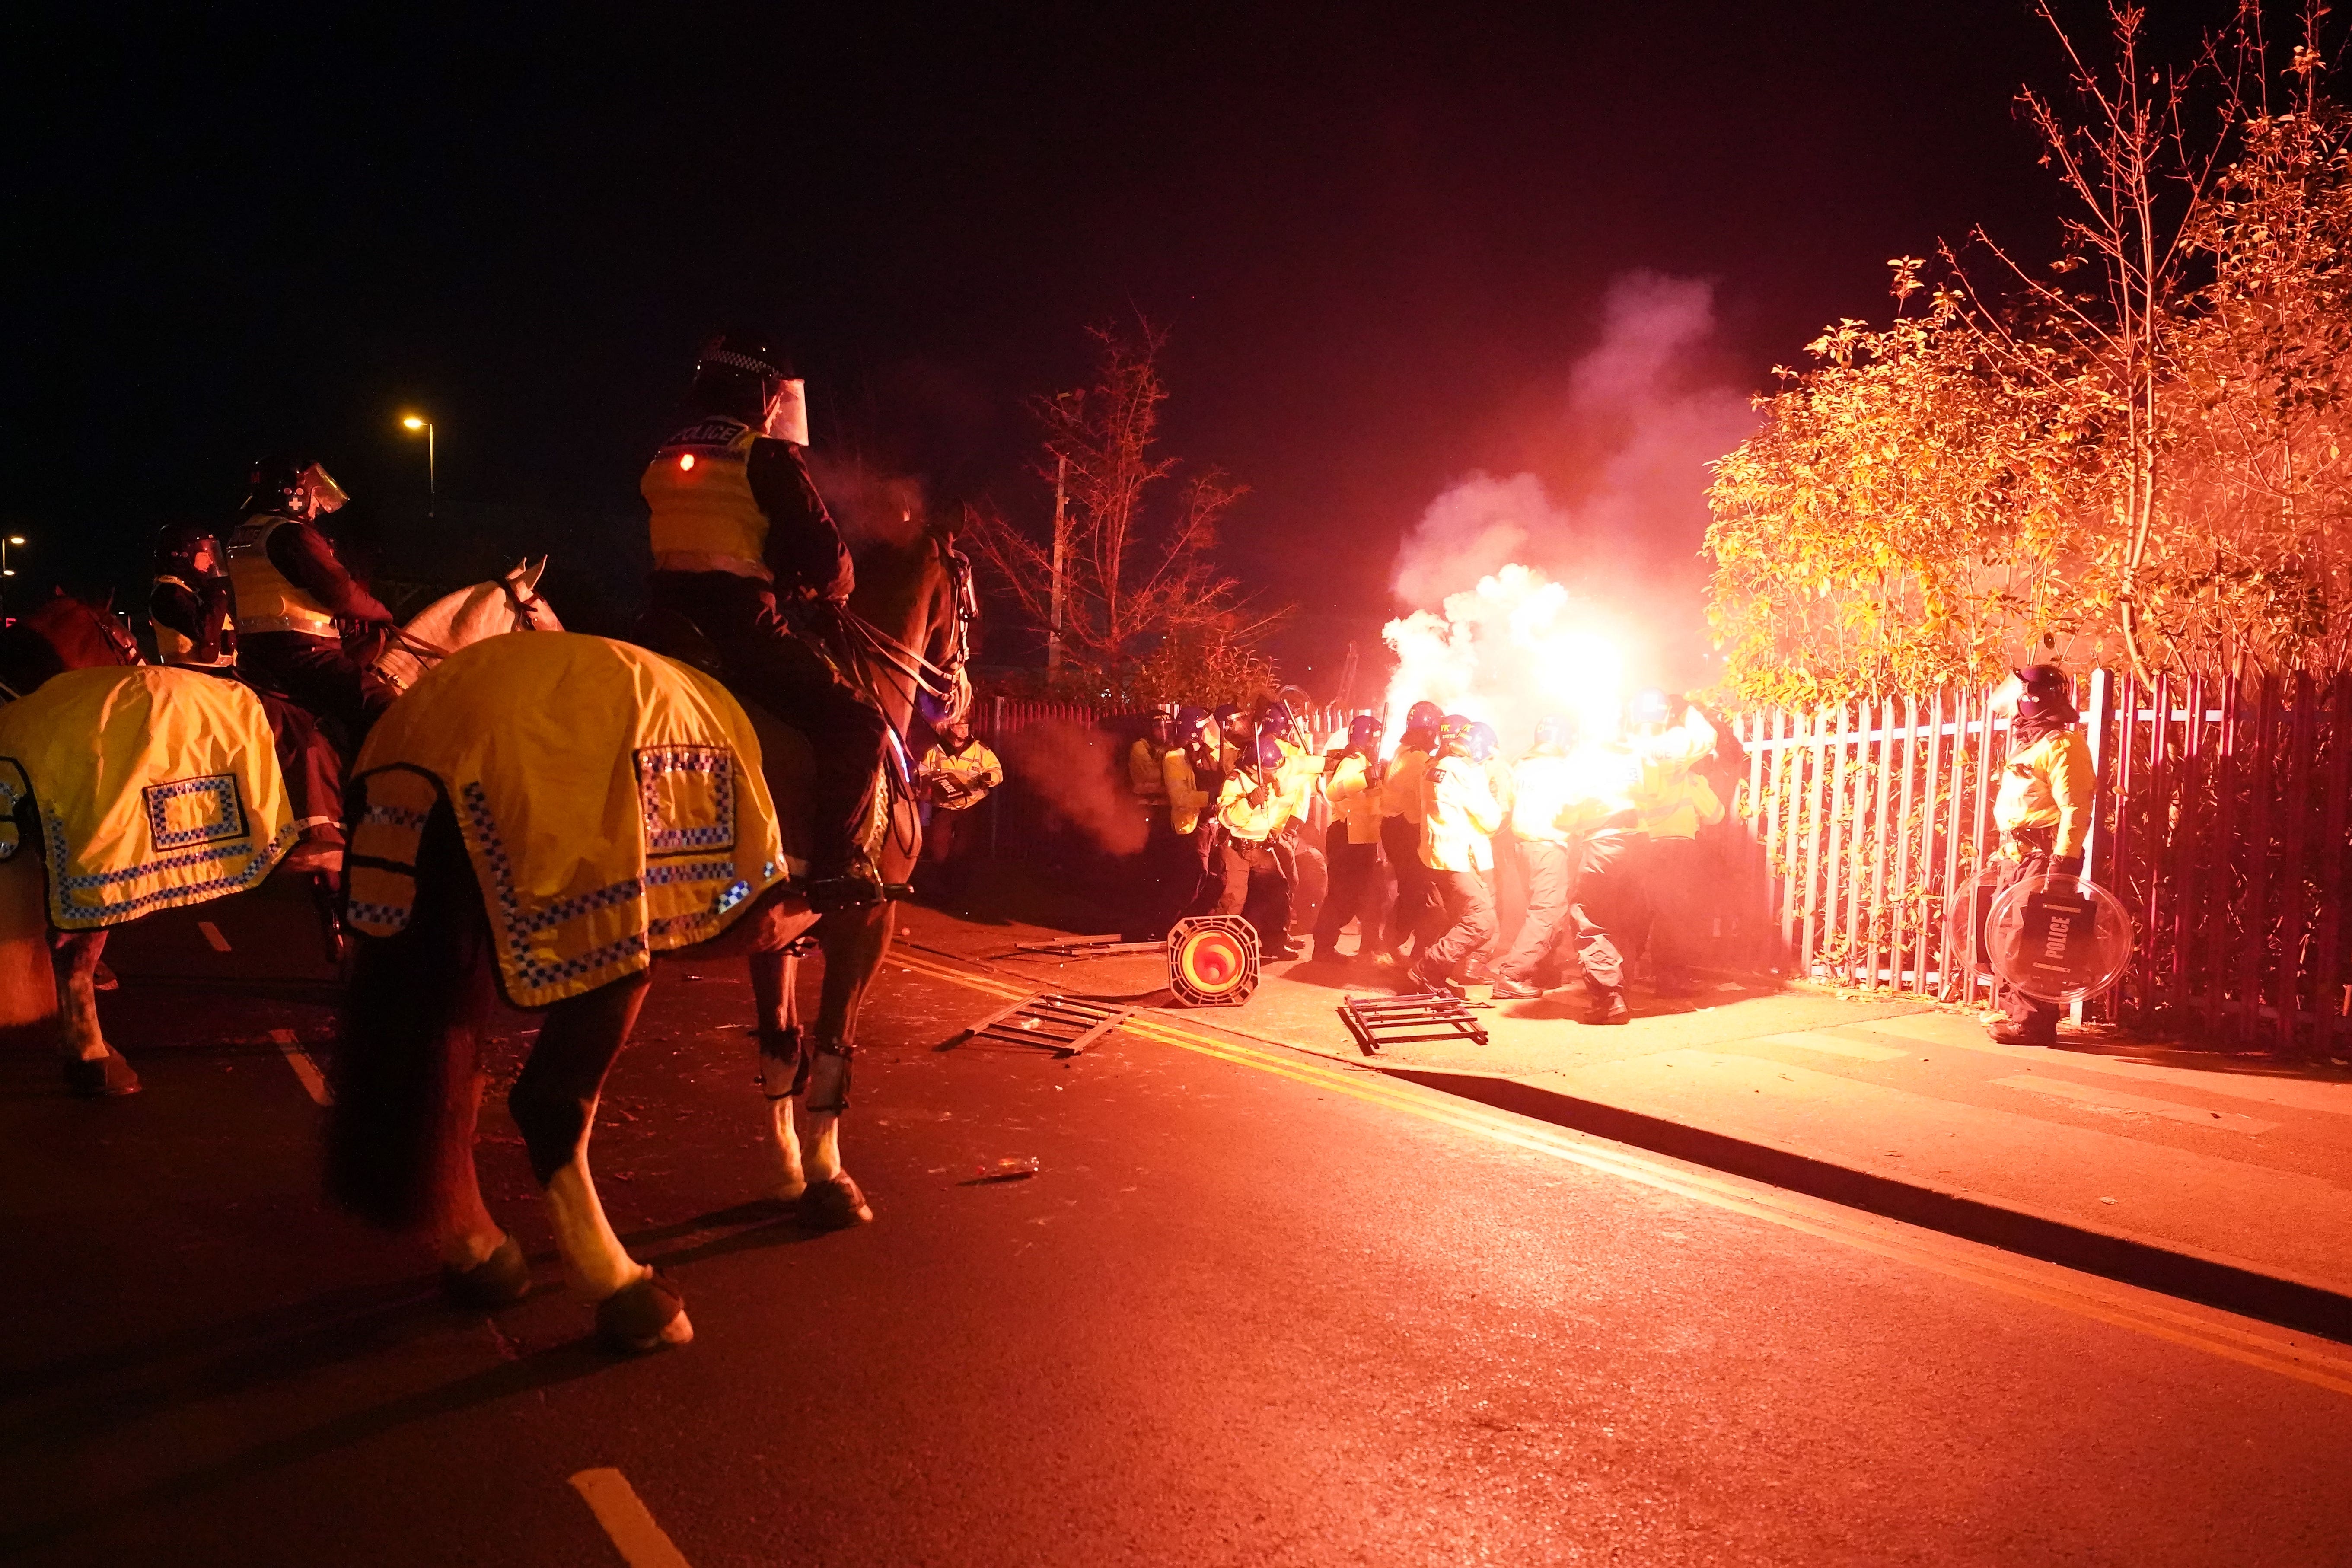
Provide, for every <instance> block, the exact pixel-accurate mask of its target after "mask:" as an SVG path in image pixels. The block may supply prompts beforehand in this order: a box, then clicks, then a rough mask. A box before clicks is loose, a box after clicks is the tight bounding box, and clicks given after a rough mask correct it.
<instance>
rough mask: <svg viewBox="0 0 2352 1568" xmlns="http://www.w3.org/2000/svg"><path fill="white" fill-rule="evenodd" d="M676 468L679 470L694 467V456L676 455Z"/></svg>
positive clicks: (681, 453) (684, 453)
mask: <svg viewBox="0 0 2352 1568" xmlns="http://www.w3.org/2000/svg"><path fill="white" fill-rule="evenodd" d="M677 466H678V467H679V468H681V469H683V468H692V467H694V454H693V453H691V452H680V453H679V454H678V455H677Z"/></svg>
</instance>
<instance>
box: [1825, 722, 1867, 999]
mask: <svg viewBox="0 0 2352 1568" xmlns="http://www.w3.org/2000/svg"><path fill="white" fill-rule="evenodd" d="M1845 712H1846V710H1845V709H1844V708H1843V706H1842V707H1841V709H1840V711H1839V715H1838V716H1839V720H1840V721H1841V723H1843V720H1844V717H1845ZM1852 712H1853V730H1852V731H1850V732H1849V736H1848V739H1849V741H1850V742H1851V743H1850V744H1845V745H1841V746H1839V747H1838V757H1837V771H1838V779H1837V808H1836V815H1835V816H1832V817H1831V819H1830V831H1831V833H1832V840H1831V848H1830V867H1831V869H1832V872H1833V873H1834V874H1835V875H1836V877H1837V894H1832V896H1831V898H1830V920H1831V922H1832V924H1834V923H1836V921H1837V911H1838V909H1839V907H1840V906H1841V905H1843V907H1844V910H1845V923H1844V926H1843V930H1844V932H1845V977H1846V980H1847V982H1848V983H1849V984H1851V983H1853V980H1854V979H1855V978H1856V976H1855V973H1854V969H1855V966H1856V964H1857V963H1859V955H1858V953H1857V952H1856V948H1857V947H1858V946H1859V943H1858V942H1857V941H1856V939H1855V936H1854V923H1855V913H1856V910H1857V909H1858V907H1859V905H1860V902H1861V899H1862V883H1863V875H1862V868H1861V866H1860V864H1859V861H1860V860H1861V858H1862V831H1863V825H1862V800H1863V793H1864V789H1865V787H1866V786H1867V784H1868V773H1867V772H1866V769H1867V767H1868V761H1869V746H1870V705H1869V704H1868V703H1866V702H1856V703H1854V704H1853V706H1852ZM1848 752H1852V753H1853V755H1852V757H1851V758H1849V757H1848V755H1847V753H1848ZM1838 894H1843V897H1842V898H1841V897H1839V896H1838Z"/></svg>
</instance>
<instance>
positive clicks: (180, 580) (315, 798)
mask: <svg viewBox="0 0 2352 1568" xmlns="http://www.w3.org/2000/svg"><path fill="white" fill-rule="evenodd" d="M235 611H236V603H235V596H234V595H233V594H232V593H231V591H230V588H229V581H228V575H227V573H226V571H225V570H224V569H223V567H222V564H221V551H220V542H219V541H218V540H217V539H215V537H214V536H213V531H212V529H211V528H210V527H209V526H207V525H206V524H204V523H201V522H172V523H166V524H164V525H163V531H161V532H160V533H159V534H158V535H157V536H156V540H155V583H154V586H153V587H152V589H151V590H150V591H149V594H148V597H147V619H148V621H149V624H150V625H152V626H153V628H154V632H155V654H156V657H157V658H160V659H162V660H163V663H164V664H166V665H168V666H170V667H172V668H174V669H194V670H201V671H203V672H204V673H205V674H206V675H214V676H218V677H220V678H221V679H224V680H233V679H236V673H237V671H236V626H234V625H233V624H232V623H233V621H234V619H235ZM255 695H256V696H257V697H258V698H260V700H261V709H262V711H263V712H264V713H266V714H268V717H269V731H270V735H271V737H272V738H273V739H274V740H275V741H276V742H277V746H276V750H277V752H278V771H279V773H282V774H283V775H284V776H285V779H286V788H287V791H288V793H289V795H291V797H292V799H293V804H294V815H295V822H294V826H296V827H297V828H298V829H299V830H300V832H301V835H302V837H301V841H300V842H299V844H297V845H296V846H295V848H294V850H293V853H292V854H291V855H289V857H288V863H289V864H290V865H291V866H293V868H295V869H297V870H310V869H314V868H321V867H325V866H328V865H331V864H332V863H333V862H334V861H335V860H336V859H337V858H339V857H340V856H341V851H342V846H343V827H342V818H343V764H342V758H341V757H340V756H338V755H337V754H336V752H335V748H334V745H333V743H332V742H330V741H329V740H328V739H327V738H326V736H324V735H323V734H321V733H320V731H319V725H318V721H316V720H314V719H313V718H311V716H310V713H309V712H308V711H306V710H303V709H301V708H299V707H297V706H296V705H295V704H293V703H292V702H289V701H288V700H286V699H285V698H283V697H279V696H278V695H277V694H275V693H273V692H268V691H259V690H257V691H256V693H255Z"/></svg>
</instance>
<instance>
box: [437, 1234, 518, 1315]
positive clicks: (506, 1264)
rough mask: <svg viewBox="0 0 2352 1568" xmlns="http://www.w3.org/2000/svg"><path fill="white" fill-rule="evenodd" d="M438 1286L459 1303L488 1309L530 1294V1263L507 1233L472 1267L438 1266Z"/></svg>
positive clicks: (484, 1309)
mask: <svg viewBox="0 0 2352 1568" xmlns="http://www.w3.org/2000/svg"><path fill="white" fill-rule="evenodd" d="M441 1289H444V1290H446V1291H447V1292H448V1295H449V1300H452V1301H455V1302H457V1305H459V1306H460V1307H471V1308H475V1309H478V1310H482V1311H488V1310H490V1309H491V1308H493V1307H509V1306H512V1305H513V1304H514V1303H515V1302H517V1301H520V1300H522V1299H523V1298H524V1297H525V1296H528V1295H530V1264H529V1263H527V1262H525V1261H524V1259H523V1256H522V1248H521V1247H518V1246H516V1245H515V1238H514V1237H511V1236H509V1237H506V1238H505V1239H503V1240H501V1241H500V1242H499V1245H498V1247H497V1248H496V1249H495V1250H493V1251H492V1252H491V1254H490V1255H489V1256H488V1258H483V1259H482V1260H481V1261H480V1262H479V1263H477V1264H475V1265H474V1266H473V1267H472V1268H444V1269H443V1270H441Z"/></svg>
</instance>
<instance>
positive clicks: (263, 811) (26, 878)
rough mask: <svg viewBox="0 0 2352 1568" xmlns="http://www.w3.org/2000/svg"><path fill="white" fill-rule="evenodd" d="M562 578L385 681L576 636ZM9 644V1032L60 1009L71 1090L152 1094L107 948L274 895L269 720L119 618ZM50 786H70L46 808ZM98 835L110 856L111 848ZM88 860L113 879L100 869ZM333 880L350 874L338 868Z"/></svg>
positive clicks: (397, 641) (468, 626) (482, 590)
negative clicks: (111, 981) (170, 918)
mask: <svg viewBox="0 0 2352 1568" xmlns="http://www.w3.org/2000/svg"><path fill="white" fill-rule="evenodd" d="M546 564H547V563H546V561H545V560H544V559H541V560H540V561H538V562H536V563H531V562H526V563H522V564H520V565H518V566H516V567H514V568H513V569H512V570H510V571H509V572H507V573H505V574H503V575H501V576H499V577H498V578H496V579H494V580H493V581H490V582H488V583H478V584H474V585H473V586H471V587H468V588H463V589H459V590H458V591H457V592H456V593H453V594H450V595H446V596H445V597H443V598H441V599H438V600H436V601H435V602H434V603H433V604H431V605H427V606H426V607H425V609H424V610H423V611H421V612H419V613H418V614H417V615H416V616H415V617H414V618H413V619H412V620H410V621H409V622H408V623H407V624H406V625H405V626H402V627H400V628H399V629H398V630H397V631H396V632H394V634H393V636H392V637H391V639H390V642H389V644H388V646H387V647H385V648H384V649H383V652H382V653H381V654H380V655H379V656H378V658H377V659H376V660H375V670H376V674H377V676H378V677H379V679H383V680H385V681H387V682H388V683H389V684H391V685H392V686H393V687H394V689H404V688H405V687H406V686H407V685H408V684H410V683H412V682H413V681H414V680H415V677H416V674H417V672H418V671H420V670H421V669H422V668H424V667H425V665H427V664H429V663H432V662H436V661H437V660H439V659H441V658H446V657H447V656H448V655H449V654H450V653H452V652H454V651H455V650H457V649H458V648H461V647H467V646H468V645H470V644H473V643H476V642H479V641H481V640H482V639H484V638H486V637H496V636H499V635H502V634H504V633H508V632H518V631H558V630H561V629H562V626H561V623H560V622H559V621H558V620H557V619H556V616H555V612H554V610H553V609H552V608H551V607H550V606H549V605H548V603H547V601H546V600H545V599H543V598H541V596H540V595H539V593H538V584H539V579H540V575H541V572H542V571H544V569H545V567H546ZM8 630H9V636H8V637H6V639H5V641H0V681H5V683H6V685H7V688H8V689H7V692H6V695H7V696H9V697H11V698H13V699H15V700H11V701H9V702H8V703H6V704H5V706H0V999H4V1000H5V1005H0V1020H5V1022H8V1023H12V1024H24V1023H30V1022H36V1021H37V1020H39V1019H41V1018H44V1017H47V1016H50V1015H51V1014H52V1011H53V1010H54V1016H55V1019H56V1029H57V1037H58V1046H59V1048H60V1050H61V1051H62V1053H63V1056H64V1058H65V1075H66V1082H67V1084H68V1087H69V1088H70V1089H73V1090H74V1091H75V1092H77V1093H79V1094H84V1095H91V1096H121V1095H128V1094H136V1093H137V1092H138V1091H139V1088H140V1083H139V1075H138V1074H137V1073H136V1072H135V1071H133V1070H132V1069H131V1064H130V1063H129V1062H127V1061H125V1060H124V1059H123V1058H122V1056H121V1053H120V1052H118V1051H116V1050H115V1049H113V1047H110V1046H109V1045H108V1044H107V1041H106V1036H105V1032H104V1031H103V1029H102V1028H101V1027H100V1023H99V1016H98V1001H97V973H98V970H99V961H100V955H101V954H102V953H103V952H104V951H105V948H106V937H107V932H108V931H110V930H111V929H113V928H114V927H115V926H118V925H126V924H129V923H130V922H131V921H135V920H139V919H141V918H142V917H144V916H146V915H149V914H152V913H155V912H156V911H158V910H167V909H180V908H186V907H188V906H190V905H194V904H200V903H205V902H209V901H211V900H215V899H220V898H226V897H228V896H230V895H231V894H234V893H238V892H243V891H246V890H247V889H251V888H255V887H257V886H259V885H260V883H261V882H262V881H263V880H264V879H267V878H268V876H269V874H270V873H271V872H272V871H273V870H275V869H276V868H278V866H279V864H280V863H281V862H282V861H283V860H284V858H285V857H286V855H287V852H288V850H289V848H290V847H292V844H293V838H294V835H293V831H292V828H291V825H290V821H289V811H288V808H287V806H286V804H285V790H284V787H283V781H282V780H281V779H280V778H279V773H278V763H277V759H276V756H275V755H274V753H273V752H272V749H271V744H270V735H269V731H268V721H267V719H266V718H265V717H264V715H263V711H262V708H261V704H260V702H259V700H258V699H257V698H256V697H255V696H254V695H253V693H252V692H251V691H250V690H248V689H246V688H245V687H244V686H242V685H241V684H239V683H237V682H235V681H230V680H225V679H222V678H221V677H219V676H215V675H208V674H205V673H204V672H202V671H198V670H185V669H174V668H168V667H166V668H157V667H154V666H150V665H146V664H145V663H144V661H143V660H142V658H141V656H140V653H139V648H138V645H137V644H136V643H134V642H133V641H132V640H131V637H130V635H129V634H128V633H127V632H125V631H124V630H123V629H122V626H121V622H120V621H118V620H117V619H116V618H115V616H113V615H112V614H111V612H110V611H109V610H108V609H107V608H106V607H105V606H104V605H92V604H89V603H86V602H83V601H80V600H76V599H71V598H68V597H66V596H65V595H59V596H58V597H57V598H55V599H52V600H51V601H49V603H48V604H47V605H44V606H43V607H42V609H41V610H40V611H39V612H37V614H36V615H34V616H28V617H26V620H25V621H23V622H20V623H18V625H17V626H13V627H10V628H9V629H8ZM126 667H127V668H126ZM18 753H21V755H19V754H18ZM36 756H40V757H43V758H45V759H46V760H45V761H38V762H36V761H33V758H35V757H36ZM85 760H87V766H85V765H84V763H85ZM45 773H47V774H49V775H50V776H51V777H52V778H53V779H55V780H56V781H57V782H56V783H54V784H50V785H48V786H47V795H46V797H45V786H44V784H43V775H44V774H45ZM68 779H70V780H71V781H72V783H71V784H68V782H67V781H68ZM68 797H70V798H68ZM94 826H95V827H96V828H97V830H98V831H100V833H102V835H103V837H106V838H107V839H108V840H109V841H110V845H111V847H110V848H109V849H106V850H103V851H100V850H94V849H93V847H92V846H91V845H90V844H89V838H90V837H91V835H92V832H93V827H94ZM86 855H96V856H98V857H99V858H103V859H104V860H106V862H107V863H106V864H105V865H103V866H100V867H89V866H82V865H81V861H82V860H83V859H84V858H85V857H86ZM44 866H45V867H46V870H47V877H46V879H44V877H43V876H42V874H41V873H42V870H43V868H44ZM318 868H320V869H323V870H329V871H331V870H333V869H334V866H333V863H332V860H331V858H329V859H328V860H326V861H324V862H321V863H320V865H319V866H318ZM45 894H46V898H45V897H44V895H45ZM41 946H46V947H47V963H43V962H42V959H41V956H40V952H39V948H40V947H41Z"/></svg>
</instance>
